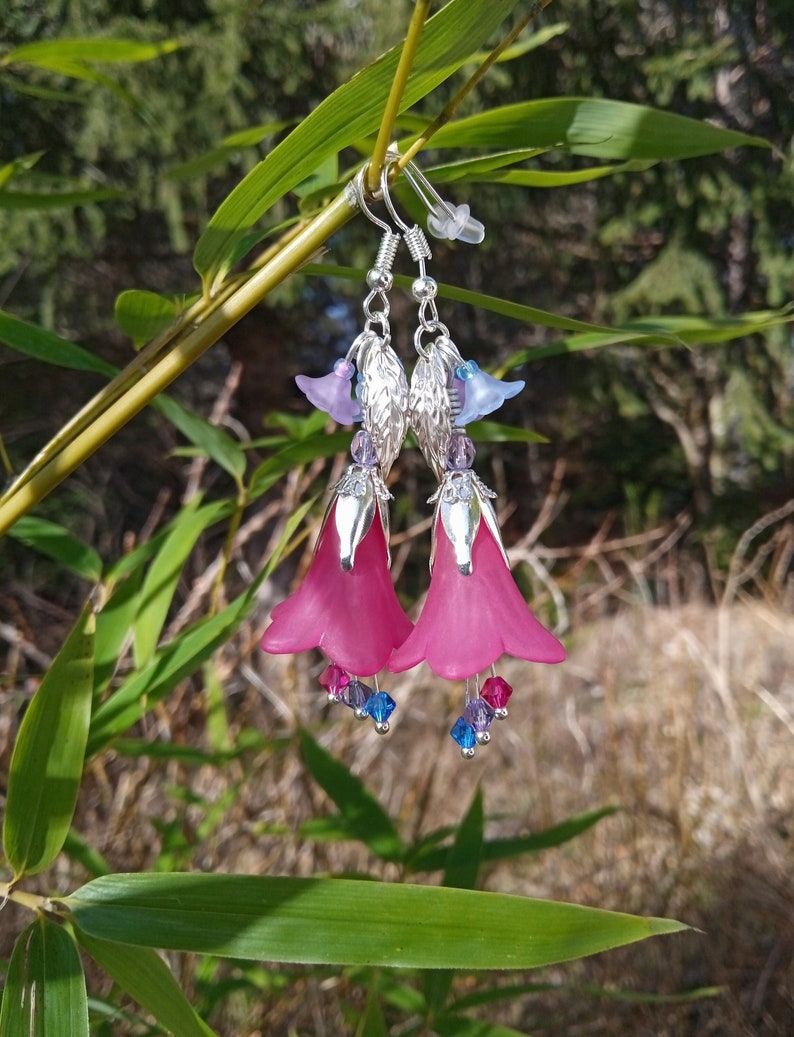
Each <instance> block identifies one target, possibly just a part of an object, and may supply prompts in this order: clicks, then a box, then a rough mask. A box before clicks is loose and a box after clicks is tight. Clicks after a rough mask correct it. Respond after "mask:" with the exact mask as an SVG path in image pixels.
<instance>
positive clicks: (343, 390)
mask: <svg viewBox="0 0 794 1037" xmlns="http://www.w3.org/2000/svg"><path fill="white" fill-rule="evenodd" d="M355 370H356V369H355V367H354V365H353V364H352V363H351V362H350V361H349V360H345V359H344V358H343V359H340V360H337V361H336V363H335V364H334V369H333V371H331V373H330V374H325V375H323V376H322V377H321V378H310V377H309V376H308V375H305V374H299V375H297V377H296V378H295V381H296V383H297V386H298V388H299V389H300V391H301V392H302V393H303V394H304V396H305V397H306V399H307V400H308V401H309V403H313V404H314V406H315V407H316V408H317V409H318V410H324V411H325V412H326V413H327V414H330V415H331V417H332V418H333V419H334V421H338V422H339V424H340V425H352V424H353V422H354V421H359V420H360V418H361V406H360V404H359V402H358V400H356V399H353V398H352V397H351V395H350V379H351V378H352V377H353V375H354V374H355Z"/></svg>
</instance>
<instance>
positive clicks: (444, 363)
mask: <svg viewBox="0 0 794 1037" xmlns="http://www.w3.org/2000/svg"><path fill="white" fill-rule="evenodd" d="M452 377H453V368H452V367H451V365H450V363H449V362H448V360H447V358H446V356H445V355H444V354H443V353H442V352H441V351H440V350H438V349H436V348H434V345H431V346H430V347H429V348H428V351H427V355H423V356H420V357H419V359H418V360H417V362H416V366H415V367H414V372H413V375H412V376H411V394H410V397H409V403H408V407H409V418H410V422H411V428H412V429H413V430H414V432H415V433H416V439H417V441H418V443H419V449H420V450H421V451H422V453H423V454H424V457H425V460H426V461H427V463H428V464H429V465H430V467H431V468H432V469H433V472H434V473H435V476H436V478H437V479H442V478H443V477H444V472H445V471H446V467H447V449H448V447H449V437H450V435H451V434H452V405H451V401H450V388H449V387H450V384H451V382H452Z"/></svg>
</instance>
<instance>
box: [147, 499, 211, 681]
mask: <svg viewBox="0 0 794 1037" xmlns="http://www.w3.org/2000/svg"><path fill="white" fill-rule="evenodd" d="M226 508H227V505H226V502H225V501H216V502H214V503H212V504H205V505H204V506H203V507H199V499H198V498H194V500H193V501H191V503H190V504H188V505H186V506H185V507H184V508H182V510H181V511H180V512H179V514H178V515H177V517H176V519H175V520H174V521H173V523H172V524H171V528H170V532H169V534H168V536H167V537H166V538H165V540H164V541H163V544H162V547H161V548H160V550H159V551H158V553H157V555H156V556H155V558H154V560H153V562H152V564H151V566H150V567H149V571H148V572H147V574H146V578H145V580H144V581H143V586H142V587H141V589H140V592H139V594H138V612H137V614H136V616H135V622H134V623H133V629H134V640H133V647H134V652H135V664H136V666H137V667H138V668H139V669H140V668H141V667H143V666H146V665H147V664H148V663H149V662H151V660H152V659H153V658H154V653H155V649H156V648H157V642H158V640H159V638H160V634H161V632H162V629H163V626H164V625H165V620H166V617H167V615H168V610H169V608H170V607H171V602H172V600H173V597H174V593H175V592H176V587H177V584H178V583H179V578H180V576H181V574H182V568H183V566H184V564H185V562H186V561H187V558H188V556H189V554H190V552H191V551H192V550H193V548H194V546H195V544H196V541H197V540H198V538H199V537H200V536H201V534H202V533H203V532H204V530H205V529H206V528H207V527H208V526H210V525H212V523H213V522H216V521H217V520H218V518H220V517H221V516H223V514H225V512H226Z"/></svg>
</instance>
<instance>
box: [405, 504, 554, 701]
mask: <svg viewBox="0 0 794 1037" xmlns="http://www.w3.org/2000/svg"><path fill="white" fill-rule="evenodd" d="M435 536H436V547H435V559H434V563H433V571H432V576H431V580H430V589H429V591H428V593H427V599H426V600H425V604H424V607H423V609H422V614H421V615H420V617H419V619H418V620H417V623H416V626H415V627H414V629H413V632H412V633H410V634H409V635H408V637H407V638H406V640H405V641H403V643H402V644H401V645H400V647H399V648H396V649H395V651H394V652H393V653H392V656H391V659H390V660H389V669H390V670H391V671H392V672H393V673H399V672H400V671H402V670H407V669H409V668H410V667H411V666H415V665H416V664H417V663H420V662H422V661H423V660H424V661H426V662H427V663H428V665H429V666H430V668H431V669H432V670H433V672H434V673H436V674H437V675H438V676H439V677H444V678H446V679H447V680H464V679H466V678H467V677H472V676H473V675H475V674H477V673H479V672H481V671H483V670H486V669H488V667H489V666H491V665H492V664H493V663H495V662H496V660H497V659H498V658H499V657H500V656H501V655H513V656H515V657H516V658H518V659H528V660H530V661H531V662H539V663H559V662H562V661H563V659H564V658H565V649H564V648H563V646H562V645H561V644H560V642H559V641H558V640H557V638H556V637H554V635H553V634H551V633H549V631H548V630H546V628H545V627H544V626H543V625H542V624H541V623H540V622H539V621H538V620H537V619H536V618H535V617H534V616H533V615H532V613H531V612H530V610H529V608H528V607H527V604H526V602H525V601H524V598H523V596H522V594H521V591H520V590H519V589H518V587H517V585H516V582H515V580H514V579H513V576H512V573H511V572H510V569H509V568H508V566H507V563H506V562H505V559H504V555H503V554H502V549H501V545H500V544H498V543H497V541H496V539H495V538H494V535H493V533H492V532H491V529H490V527H489V525H488V523H486V522H480V524H479V528H478V529H477V533H476V536H475V537H474V542H473V546H472V551H471V571H470V572H469V573H463V572H461V568H460V566H459V564H458V560H457V558H456V552H455V547H454V545H453V544H452V542H451V541H450V539H449V537H448V535H447V532H446V530H445V527H444V523H443V522H442V520H441V518H440V517H437V518H436V527H435Z"/></svg>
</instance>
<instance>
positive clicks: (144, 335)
mask: <svg viewBox="0 0 794 1037" xmlns="http://www.w3.org/2000/svg"><path fill="white" fill-rule="evenodd" d="M114 315H115V318H116V324H117V325H118V326H119V328H120V329H121V330H122V331H123V332H124V334H125V335H129V337H130V338H131V339H132V341H133V342H134V344H135V346H136V347H140V346H142V345H143V344H144V343H145V342H148V341H149V339H152V338H155V336H157V335H159V334H160V332H161V331H165V329H166V328H167V327H168V326H169V325H171V324H173V323H174V320H175V319H176V316H177V308H176V306H175V304H174V300H173V299H168V298H166V296H164V295H158V294H157V292H145V291H142V290H140V289H132V290H130V291H127V292H122V293H121V295H119V296H118V298H117V299H116V303H115V306H114Z"/></svg>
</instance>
